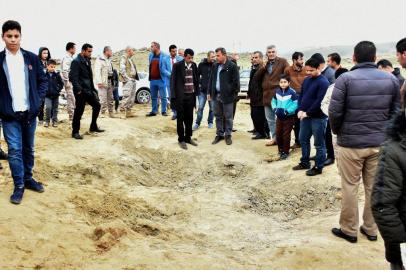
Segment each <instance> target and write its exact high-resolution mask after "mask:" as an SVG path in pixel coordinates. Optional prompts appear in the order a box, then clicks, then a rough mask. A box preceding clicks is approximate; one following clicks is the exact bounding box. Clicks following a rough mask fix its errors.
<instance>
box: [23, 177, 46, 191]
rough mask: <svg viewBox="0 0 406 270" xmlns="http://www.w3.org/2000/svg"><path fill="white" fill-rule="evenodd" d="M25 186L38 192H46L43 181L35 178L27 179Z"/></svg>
mask: <svg viewBox="0 0 406 270" xmlns="http://www.w3.org/2000/svg"><path fill="white" fill-rule="evenodd" d="M24 186H25V188H26V189H29V190H32V191H35V192H38V193H42V192H44V191H45V190H44V186H43V185H42V183H41V182H37V181H36V180H35V179H33V178H32V179H31V180H29V181H25V183H24Z"/></svg>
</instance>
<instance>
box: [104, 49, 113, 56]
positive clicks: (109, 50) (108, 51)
mask: <svg viewBox="0 0 406 270" xmlns="http://www.w3.org/2000/svg"><path fill="white" fill-rule="evenodd" d="M105 54H106V56H107V57H108V58H110V57H112V56H113V51H112V50H111V49H108V50H107V51H106V52H105Z"/></svg>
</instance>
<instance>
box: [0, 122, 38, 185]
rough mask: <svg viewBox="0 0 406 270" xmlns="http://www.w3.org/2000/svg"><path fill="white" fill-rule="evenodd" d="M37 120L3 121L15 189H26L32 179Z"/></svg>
mask: <svg viewBox="0 0 406 270" xmlns="http://www.w3.org/2000/svg"><path fill="white" fill-rule="evenodd" d="M36 127H37V120H36V119H33V120H30V121H28V120H26V119H25V120H12V121H5V120H3V134H4V138H5V140H6V142H7V145H8V156H9V157H8V163H9V165H10V170H11V175H12V177H13V180H14V186H15V187H19V188H21V187H24V182H25V181H29V180H31V179H32V169H33V167H34V135H35V129H36Z"/></svg>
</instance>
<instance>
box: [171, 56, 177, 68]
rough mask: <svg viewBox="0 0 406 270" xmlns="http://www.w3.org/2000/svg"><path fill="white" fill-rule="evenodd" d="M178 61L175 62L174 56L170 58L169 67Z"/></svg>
mask: <svg viewBox="0 0 406 270" xmlns="http://www.w3.org/2000/svg"><path fill="white" fill-rule="evenodd" d="M177 62H178V61H176V56H175V57H171V65H172V66H173V64H175V63H177Z"/></svg>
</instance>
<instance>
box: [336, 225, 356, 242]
mask: <svg viewBox="0 0 406 270" xmlns="http://www.w3.org/2000/svg"><path fill="white" fill-rule="evenodd" d="M331 232H332V233H333V234H334V236H337V237H339V238H342V239H344V240H347V241H348V242H350V243H353V244H354V243H357V240H358V239H357V237H356V236H351V235H348V234H345V233H343V231H342V230H341V229H338V228H333V229H332V230H331Z"/></svg>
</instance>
